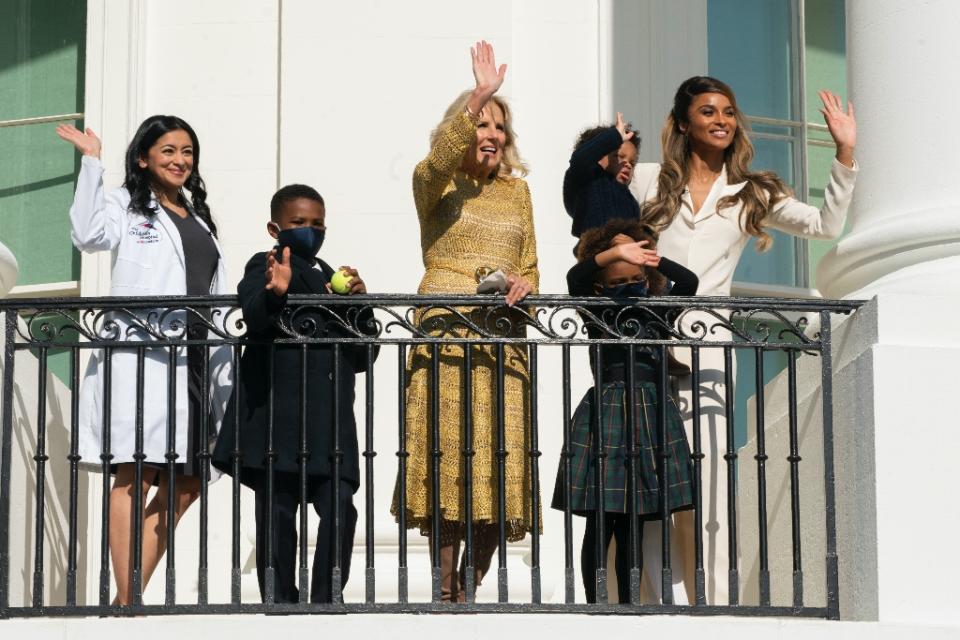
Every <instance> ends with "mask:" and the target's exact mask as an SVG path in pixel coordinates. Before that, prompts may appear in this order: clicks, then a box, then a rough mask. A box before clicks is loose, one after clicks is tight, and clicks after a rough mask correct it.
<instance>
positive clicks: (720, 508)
mask: <svg viewBox="0 0 960 640" xmlns="http://www.w3.org/2000/svg"><path fill="white" fill-rule="evenodd" d="M857 172H858V167H857V166H856V165H854V168H852V169H851V168H849V167H846V166H844V165H843V164H841V163H840V162H838V161H837V160H834V161H833V166H832V167H831V170H830V182H829V184H828V185H827V188H826V191H825V197H824V204H823V207H821V208H820V209H817V208H816V207H814V206H811V205H808V204H805V203H803V202H800V201H799V200H797V199H796V198H793V197H788V198H785V199H783V200H781V201H780V202H779V203H778V204H777V206H776V207H775V208H774V209H773V210H772V211H771V212H770V214H769V215H768V217H767V220H766V222H767V227H768V228H770V229H778V230H780V231H784V232H786V233H789V234H791V235H795V236H800V237H803V238H811V239H827V238H835V237H837V236H839V235H840V233H842V232H843V227H844V223H845V221H846V216H847V210H848V209H849V206H850V201H851V199H852V198H853V188H854V184H855V183H856V176H857ZM659 173H660V165H658V164H641V165H638V166H637V169H636V171H635V174H634V180H633V183H632V185H631V189H632V190H633V191H634V194H635V195H636V196H637V197H638V199H639V200H640V202H645V201H647V200H651V199H653V198H654V197H656V194H657V178H658V176H659ZM745 185H746V183H745V182H741V183H737V184H727V173H726V168H725V167H724V169H723V171H722V172H721V174H720V176H719V177H718V178H717V180H716V181H715V182H714V184H713V186H712V187H711V189H710V193H709V194H708V195H707V197H706V199H705V200H704V202H703V205H702V206H701V208H700V210H699V211H696V212H695V211H694V210H693V202H692V200H691V198H690V193H689V191H687V192H685V193H684V195H683V203H682V205H681V207H680V211H679V213H678V214H677V215H676V217H675V218H674V219H673V221H672V222H671V223H670V225H669V226H668V227H667V228H666V229H664V230H663V231H662V232H661V234H660V239H659V242H658V244H657V250H658V252H659V253H660V254H661V255H663V256H666V257H667V258H670V259H671V260H674V261H675V262H679V263H680V264H682V265H683V266H685V267H687V268H688V269H690V270H691V271H693V272H694V273H696V274H697V277H698V278H699V279H700V286H699V288H698V290H697V295H704V296H729V295H730V287H731V283H732V282H733V274H734V271H735V270H736V268H737V263H739V262H740V256H741V255H742V254H743V250H744V248H745V247H746V246H747V243H748V242H751V241H753V237H752V236H750V235H749V234H748V233H747V232H746V231H744V230H743V228H742V226H741V224H740V212H741V208H740V206H739V205H737V206H735V207H732V208H725V209H723V210H720V211H718V210H717V203H718V202H719V201H720V199H721V198H723V197H725V196H728V195H733V194H736V193H737V192H739V191H740V190H741V189H743V188H744V186H745ZM771 250H772V251H776V250H777V245H776V243H774V245H773V248H772V249H771ZM720 313H723V314H725V313H726V312H722V311H721V312H720ZM696 320H703V321H704V322H706V323H707V326H708V327H709V326H711V325H713V324H715V323H716V322H717V318H716V317H712V316H710V315H708V314H706V313H702V314H701V313H696V314H687V315H685V316H684V322H683V324H684V325H685V326H684V328H685V329H686V333H687V334H688V335H690V334H693V333H695V332H694V331H692V330H691V326H692V324H693V322H695V321H696ZM711 338H712V339H714V340H728V339H730V334H729V333H728V332H726V331H723V330H721V331H717V332H715V333H712V334H711V335H710V336H709V337H707V338H706V339H707V340H710V339H711ZM674 351H675V353H674V355H675V356H676V358H677V359H678V360H680V361H681V362H684V363H685V364H687V365H689V364H690V350H689V349H684V348H677V349H675V350H674ZM735 377H736V368H735V361H734V367H733V369H732V370H731V372H730V378H731V379H735ZM725 380H726V378H725V375H724V353H723V349H717V348H701V349H700V389H699V390H698V393H699V396H700V403H701V414H700V425H701V434H702V447H703V454H704V456H705V457H704V458H703V461H702V477H703V480H704V487H703V505H702V512H701V513H702V517H703V559H704V560H703V561H704V573H705V582H706V598H707V603H708V604H726V603H727V601H728V569H729V559H728V544H727V542H728V536H727V533H728V523H727V486H726V478H727V470H726V461H725V460H724V458H723V455H724V454H725V453H726V450H727V438H726V432H727V431H726V430H727V423H726V383H725ZM690 381H691V379H690V377H689V376H688V377H686V378H685V379H681V381H680V388H679V396H680V402H679V404H680V407H681V410H682V412H683V418H684V426H685V429H686V432H687V438H688V439H689V441H690V443H691V445H692V443H693V430H694V422H693V416H692V415H691V411H690V407H691V406H692V404H691V398H692V389H691V385H690ZM743 508H749V507H747V506H746V505H743ZM674 523H675V527H673V528H672V533H671V542H672V544H671V550H672V553H671V557H672V564H673V576H674V583H675V584H674V590H673V591H674V602H676V603H686V602H688V601H692V597H693V584H694V568H695V567H694V562H693V561H694V551H695V547H694V527H693V512H685V513H683V514H675V515H674ZM647 532H648V533H646V534H645V535H644V539H643V546H644V562H645V570H646V573H647V575H651V576H659V575H660V568H661V563H660V561H661V558H660V543H659V533H660V532H659V525H656V526H649V525H648V526H647ZM776 551H777V552H780V551H784V552H785V551H786V550H779V549H778V550H776ZM652 582H653V583H654V584H653V590H654V591H655V592H656V594H657V596H659V595H660V593H659V586H660V584H659V583H660V580H659V579H656V580H653V581H652ZM648 584H649V583H648ZM688 596H689V600H688Z"/></svg>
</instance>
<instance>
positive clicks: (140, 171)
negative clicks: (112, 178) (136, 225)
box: [123, 116, 217, 237]
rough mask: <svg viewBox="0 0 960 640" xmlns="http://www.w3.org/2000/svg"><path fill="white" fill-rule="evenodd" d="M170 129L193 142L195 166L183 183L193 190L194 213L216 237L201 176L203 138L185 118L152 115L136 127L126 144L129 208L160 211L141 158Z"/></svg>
mask: <svg viewBox="0 0 960 640" xmlns="http://www.w3.org/2000/svg"><path fill="white" fill-rule="evenodd" d="M171 131H186V132H187V135H189V136H190V141H191V142H192V143H193V169H192V171H191V172H190V177H189V178H187V181H186V183H185V184H184V185H183V186H184V188H186V189H187V191H189V192H190V204H191V207H192V209H193V213H194V214H196V216H197V217H198V218H200V219H201V220H203V221H204V223H206V225H207V227H209V229H210V233H212V234H213V235H214V237H216V235H217V225H216V224H214V222H213V217H212V216H211V215H210V207H209V206H208V205H207V189H206V186H205V185H204V184H203V178H202V177H200V141H199V140H197V134H196V133H195V132H194V130H193V127H191V126H190V125H189V124H187V122H186V121H185V120H182V119H180V118H178V117H177V116H150V117H149V118H147V119H146V120H144V121H143V123H142V124H141V125H140V127H139V128H138V129H137V133H136V134H134V136H133V140H131V141H130V145H129V146H128V147H127V155H126V176H125V177H124V180H123V186H124V187H126V189H127V191H129V192H130V210H132V211H140V212H141V213H146V214H157V213H158V211H157V210H156V209H153V208H152V207H151V206H150V201H151V199H152V195H151V181H150V171H149V170H148V169H146V168H143V167H141V166H140V159H141V158H145V157H146V156H147V155H148V154H149V153H150V148H151V147H152V146H153V145H154V144H156V142H157V140H159V139H160V138H161V137H163V136H164V135H166V134H168V133H170V132H171Z"/></svg>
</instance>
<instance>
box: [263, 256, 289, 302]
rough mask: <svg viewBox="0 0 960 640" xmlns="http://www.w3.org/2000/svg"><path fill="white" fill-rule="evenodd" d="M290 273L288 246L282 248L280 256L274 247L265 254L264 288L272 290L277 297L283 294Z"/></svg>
mask: <svg viewBox="0 0 960 640" xmlns="http://www.w3.org/2000/svg"><path fill="white" fill-rule="evenodd" d="M278 257H279V260H278ZM291 274H292V272H291V270H290V247H284V248H283V255H282V256H277V250H276V248H274V249H271V250H270V253H269V254H267V272H266V277H267V284H266V287H265V288H266V290H267V291H273V292H274V293H275V294H276V295H277V297H280V296H283V295H285V294H286V293H287V289H288V288H289V287H290V276H291Z"/></svg>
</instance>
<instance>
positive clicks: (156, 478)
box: [57, 116, 231, 605]
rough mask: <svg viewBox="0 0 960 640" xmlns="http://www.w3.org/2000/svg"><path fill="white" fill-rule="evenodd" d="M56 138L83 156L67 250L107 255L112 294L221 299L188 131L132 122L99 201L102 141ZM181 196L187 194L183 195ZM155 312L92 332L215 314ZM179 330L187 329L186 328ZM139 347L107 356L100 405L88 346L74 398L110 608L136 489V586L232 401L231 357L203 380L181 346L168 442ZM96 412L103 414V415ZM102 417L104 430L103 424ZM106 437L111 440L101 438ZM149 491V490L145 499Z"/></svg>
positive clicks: (122, 583) (117, 335) (191, 350)
mask: <svg viewBox="0 0 960 640" xmlns="http://www.w3.org/2000/svg"><path fill="white" fill-rule="evenodd" d="M57 135H59V136H60V137H61V138H63V139H64V140H66V141H68V142H70V143H71V144H73V145H74V146H75V147H76V148H77V149H78V150H79V151H80V153H81V154H82V155H83V158H82V161H81V168H80V175H79V177H78V179H77V190H76V194H75V197H74V201H73V206H72V207H71V208H70V224H71V235H72V238H73V243H74V245H76V247H77V248H78V249H80V250H82V251H87V252H94V251H110V252H111V254H112V270H111V284H110V295H111V296H127V297H135V298H142V297H145V296H160V295H164V296H176V295H208V294H226V293H228V288H227V284H228V283H227V278H226V273H225V271H224V263H223V257H222V254H221V251H220V246H219V244H218V243H217V239H216V226H215V225H214V223H213V219H212V218H211V216H210V208H209V207H208V206H207V204H206V190H205V188H204V183H203V179H202V178H201V177H200V172H199V161H200V145H199V142H198V140H197V136H196V133H194V131H193V129H192V128H191V127H190V125H189V124H187V123H186V122H184V121H183V120H181V119H180V118H177V117H175V116H153V117H151V118H148V119H147V120H145V121H144V122H143V124H141V125H140V128H139V129H138V130H137V132H136V134H135V135H134V138H133V140H132V141H131V143H130V145H129V147H128V148H127V153H126V163H125V164H126V167H125V169H126V171H125V179H124V186H123V187H122V188H120V189H117V190H115V191H112V192H110V193H109V194H105V193H104V188H103V171H104V169H103V165H101V163H100V147H101V144H100V140H99V139H98V138H97V136H96V135H95V134H94V133H93V131H92V130H90V129H87V130H86V132H81V131H79V130H77V129H76V128H75V127H73V126H68V125H62V126H60V127H57ZM186 192H189V194H190V197H189V198H188V197H187V195H186ZM165 311H166V310H165V309H163V308H160V309H154V310H145V311H143V312H140V311H138V312H134V313H123V312H118V313H112V314H109V315H108V316H106V317H105V321H104V322H102V323H101V326H100V327H99V329H98V331H99V334H100V338H101V339H114V340H122V341H124V342H129V343H130V344H131V345H132V346H142V344H143V343H144V342H147V343H149V342H150V341H151V340H153V339H155V338H153V337H151V334H153V335H157V334H160V333H162V334H165V335H167V336H181V337H184V338H194V339H204V338H206V337H207V335H208V332H207V323H208V322H211V321H215V320H216V317H217V316H216V314H214V315H213V316H211V315H210V314H209V313H203V312H201V313H193V312H187V311H184V310H178V311H174V312H171V313H164V312H165ZM185 326H186V327H187V329H186V331H185V330H184V327H185ZM137 352H138V349H136V348H121V347H118V348H115V349H113V352H112V354H111V355H110V357H109V373H110V380H111V383H110V394H109V395H110V397H109V401H107V400H106V393H105V391H106V389H105V375H106V370H105V363H106V361H107V354H106V350H99V349H98V350H96V351H94V355H93V356H92V357H91V360H90V365H89V367H88V369H87V372H86V374H85V377H84V381H83V385H82V387H81V389H82V390H81V398H80V426H79V439H80V455H81V457H82V462H84V463H86V464H92V465H100V464H101V461H102V460H103V457H102V456H103V455H104V454H109V455H110V456H112V457H111V458H109V462H110V468H111V471H112V472H113V473H115V474H116V477H115V480H114V484H113V488H112V490H111V492H110V523H109V533H110V553H111V557H112V559H113V566H114V577H115V580H116V582H117V596H116V599H115V601H114V602H115V603H116V604H121V605H128V604H130V603H131V602H132V601H133V597H134V594H133V585H132V573H133V559H132V544H131V539H132V535H133V534H132V532H133V523H134V518H135V517H136V515H137V514H136V513H135V510H134V505H135V504H136V502H135V500H136V499H137V498H136V497H135V496H136V493H137V492H138V491H139V492H140V498H139V499H140V504H141V505H144V508H143V513H142V517H143V529H142V532H143V545H142V573H141V576H142V585H143V586H144V587H145V586H146V584H147V581H148V580H149V579H150V576H151V574H152V573H153V571H154V569H155V568H156V567H157V564H158V563H159V560H160V558H161V557H162V556H163V554H164V552H165V551H166V545H167V536H166V532H167V518H168V513H167V504H168V502H167V501H168V496H169V494H170V492H171V491H172V492H173V493H174V513H173V514H172V516H173V519H174V523H176V522H177V521H179V519H180V517H181V516H182V515H183V513H184V512H185V511H186V509H187V508H188V507H189V506H190V504H192V503H193V502H194V500H196V498H197V497H198V496H199V494H200V484H201V482H202V481H203V479H204V477H205V475H204V474H205V471H204V463H203V459H202V458H199V457H198V454H200V453H205V452H206V450H207V442H208V441H209V440H211V439H212V437H213V436H214V435H215V434H216V428H217V424H218V422H219V419H220V417H221V416H222V411H223V407H224V406H225V400H226V397H227V396H228V395H229V391H230V389H229V383H230V374H231V372H230V368H229V361H230V358H229V349H227V348H216V347H214V348H212V349H210V355H209V361H208V372H209V376H210V380H203V379H202V371H203V358H204V347H202V346H201V347H187V348H182V347H181V348H180V349H179V350H178V352H177V353H176V355H175V362H176V365H175V373H174V376H173V379H174V381H175V383H176V391H175V394H174V396H175V397H174V400H175V410H174V420H173V427H174V429H173V430H172V434H173V436H174V437H173V439H172V441H168V431H169V426H170V424H171V421H170V420H168V394H167V389H168V379H169V378H170V376H169V375H168V372H169V366H170V355H169V351H168V350H167V349H164V348H157V347H154V348H145V349H142V351H141V353H142V354H143V384H142V387H139V385H138V384H137V378H138V375H137V371H138V355H137ZM105 405H107V406H108V408H109V416H107V415H106V413H107V412H106V411H105ZM138 405H140V406H142V444H141V448H140V452H142V454H143V456H144V457H143V464H142V466H141V480H142V481H141V483H140V486H139V487H137V486H135V484H136V480H135V478H136V464H135V460H136V456H137V454H138V445H137V439H138V438H137V431H138V424H137V414H138V412H137V407H138ZM105 418H106V419H107V420H108V421H109V423H108V424H105V422H104V419H105ZM107 430H109V436H110V437H109V440H107V439H106V438H105V435H106V434H105V431H107ZM171 451H175V452H176V454H177V457H176V469H177V474H176V476H175V481H174V483H173V485H174V486H173V487H171V486H169V482H168V473H167V471H166V464H167V462H168V457H167V454H168V453H169V452H171ZM152 486H157V491H156V493H155V494H154V496H153V499H152V500H150V502H149V503H147V502H146V498H147V497H148V492H149V491H150V488H151V487H152Z"/></svg>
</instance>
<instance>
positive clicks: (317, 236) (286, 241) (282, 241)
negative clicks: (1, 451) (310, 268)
mask: <svg viewBox="0 0 960 640" xmlns="http://www.w3.org/2000/svg"><path fill="white" fill-rule="evenodd" d="M326 234H327V230H326V229H317V228H316V227H293V228H291V229H280V230H279V231H278V233H277V243H278V244H279V245H280V246H281V247H290V253H293V254H295V255H297V256H300V257H301V258H303V259H304V260H313V259H314V258H315V257H316V256H317V252H318V251H320V247H321V246H323V240H324V238H325V237H326Z"/></svg>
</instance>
